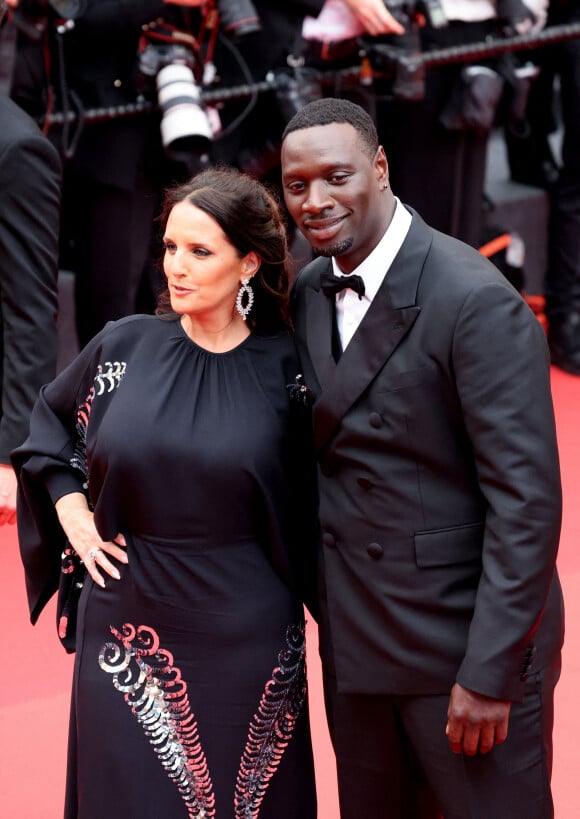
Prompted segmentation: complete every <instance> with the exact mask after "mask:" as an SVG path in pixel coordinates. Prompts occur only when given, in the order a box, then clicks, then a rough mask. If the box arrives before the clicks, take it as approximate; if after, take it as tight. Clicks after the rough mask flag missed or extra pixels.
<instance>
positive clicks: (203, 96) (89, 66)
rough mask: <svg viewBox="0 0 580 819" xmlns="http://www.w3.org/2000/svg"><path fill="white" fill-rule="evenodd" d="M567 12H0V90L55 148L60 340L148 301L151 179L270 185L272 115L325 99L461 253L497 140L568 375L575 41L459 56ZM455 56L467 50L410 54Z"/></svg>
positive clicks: (60, 3)
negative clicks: (535, 251) (359, 125)
mask: <svg viewBox="0 0 580 819" xmlns="http://www.w3.org/2000/svg"><path fill="white" fill-rule="evenodd" d="M579 5H580V4H578V3H577V2H574V1H573V0H550V2H548V0H417V1H416V2H413V0H408V1H407V0H392V2H383V0H294V1H293V2H291V1H289V2H284V3H279V2H275V0H172V2H162V0H7V6H8V13H7V15H6V17H5V19H4V22H3V25H2V31H1V38H0V84H1V87H2V91H3V93H4V94H5V95H6V96H9V97H11V99H12V101H13V102H14V103H16V105H17V106H18V107H19V108H20V109H22V110H23V111H24V112H26V113H27V114H28V115H29V116H30V117H31V118H32V119H33V120H34V121H35V122H36V123H37V124H38V126H39V128H40V129H41V130H42V132H43V134H44V136H45V137H46V139H47V140H48V141H50V142H51V143H52V145H53V146H54V147H55V149H56V150H57V152H58V154H59V156H60V161H61V167H62V197H61V203H60V228H59V247H58V266H59V268H60V269H61V270H62V269H64V270H69V271H72V272H73V273H74V294H75V296H74V298H75V317H76V333H77V336H78V343H79V346H80V347H82V346H84V345H85V344H86V342H87V341H88V340H89V339H90V338H92V336H93V335H94V334H95V333H96V332H97V331H98V330H99V329H100V328H101V327H102V326H103V325H104V324H105V323H106V322H107V321H109V320H112V319H117V318H119V317H121V316H124V315H127V314H130V313H134V312H148V311H152V310H153V309H154V306H155V303H156V297H157V293H158V290H159V289H160V275H161V274H160V271H159V267H158V264H157V260H158V257H159V254H160V237H159V235H158V228H157V221H156V216H157V214H158V212H159V207H160V196H161V193H162V191H163V190H164V189H165V188H166V187H167V186H168V185H172V184H174V183H180V182H183V181H184V180H185V179H187V178H188V177H189V176H191V175H192V174H193V173H195V172H196V171H197V170H199V169H200V168H202V167H204V166H207V165H212V164H218V163H227V164H229V165H234V166H236V167H238V168H240V169H242V170H244V171H247V172H248V173H250V174H251V175H253V176H256V177H258V178H260V179H262V180H264V181H268V182H269V183H271V184H272V185H273V186H274V187H276V186H278V185H279V141H280V136H281V133H282V130H283V127H284V125H285V123H286V122H287V121H288V120H289V118H290V117H291V116H292V114H293V113H294V112H295V111H296V110H298V109H299V108H300V107H301V106H302V105H303V104H304V103H305V102H307V101H308V100H310V99H313V98H316V97H319V96H344V97H348V98H351V99H352V100H354V101H355V102H358V103H359V104H361V105H363V107H365V108H366V109H367V110H368V111H369V113H371V114H372V116H373V118H374V119H375V121H376V123H377V125H378V128H379V133H380V136H381V140H382V142H383V144H384V146H385V149H386V153H387V157H388V159H389V169H390V179H391V184H392V187H393V190H394V191H395V193H396V194H397V195H398V196H399V197H400V198H401V199H402V200H403V201H404V202H406V203H407V204H408V205H411V206H412V207H414V208H415V209H416V210H418V211H419V213H420V214H421V215H422V216H423V217H424V218H425V220H426V221H427V222H429V223H430V224H431V225H432V226H433V227H435V228H437V229H440V230H442V231H444V232H446V233H449V234H451V235H452V236H455V237H457V238H459V239H462V240H463V241H465V242H467V243H469V244H471V245H473V246H474V247H478V248H479V247H481V246H482V245H483V244H484V243H485V240H486V238H489V237H486V233H485V224H484V221H485V220H484V215H485V214H484V198H485V191H484V186H485V173H486V159H487V152H488V141H489V138H490V134H491V133H492V132H494V130H496V129H498V128H499V129H503V133H504V134H505V141H506V148H507V155H508V158H509V166H510V173H511V175H512V178H513V179H514V180H515V181H518V182H520V183H523V184H527V185H533V186H536V187H538V186H539V187H543V188H545V189H546V190H547V191H548V194H549V197H550V212H551V215H550V225H549V259H548V266H547V269H546V271H545V294H544V295H545V298H546V315H547V318H548V321H549V325H548V333H549V342H550V348H551V352H552V357H553V361H554V363H555V364H557V365H558V366H560V367H562V368H563V369H565V370H567V371H569V372H571V373H574V374H580V175H579V167H578V166H579V163H580V152H578V150H577V145H578V144H579V141H578V129H579V123H578V119H579V117H580V100H579V90H580V56H579V55H580V37H568V38H564V39H562V40H561V41H558V40H557V41H555V42H551V43H550V44H549V45H544V44H542V43H541V42H538V44H537V45H536V46H535V47H529V48H514V49H513V50H510V49H507V50H505V51H500V52H499V53H494V52H493V49H490V50H489V53H486V52H485V51H484V52H482V53H481V54H477V53H476V50H472V52H470V50H469V49H470V47H473V48H474V49H477V47H478V46H480V45H482V44H485V43H487V42H489V40H490V38H491V39H492V40H493V41H494V42H496V41H497V40H498V39H500V40H501V39H502V38H503V39H505V38H508V39H509V38H514V37H515V38H517V37H526V36H527V37H531V38H533V37H535V36H536V37H537V38H538V39H539V38H541V33H542V31H544V30H545V29H546V27H550V26H562V25H569V24H574V23H578V22H580V10H579V8H578V7H579ZM454 48H455V49H457V48H458V49H460V50H461V48H464V49H465V50H466V55H467V56H466V57H463V58H462V59H460V60H455V61H451V60H449V59H448V60H446V59H445V57H443V59H442V60H440V61H439V62H437V61H434V62H433V63H430V62H429V59H428V58H429V55H430V54H433V53H443V55H445V54H446V53H450V50H451V49H454ZM470 55H471V56H470ZM422 58H426V59H422ZM556 132H558V133H560V134H563V142H562V147H561V151H557V152H555V151H554V150H553V147H552V145H553V139H552V137H553V135H554V134H555V133H556ZM288 229H289V231H290V232H292V230H293V228H292V227H291V225H290V224H289V228H288ZM293 248H294V250H295V257H296V267H297V268H298V267H299V266H300V264H301V263H302V262H303V261H305V259H304V258H303V257H302V255H301V254H302V253H306V254H307V253H308V252H309V251H305V250H304V249H303V245H302V244H301V242H300V236H293ZM518 284H519V283H516V286H517V285H518Z"/></svg>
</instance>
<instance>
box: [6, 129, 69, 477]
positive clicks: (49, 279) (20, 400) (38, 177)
mask: <svg viewBox="0 0 580 819" xmlns="http://www.w3.org/2000/svg"><path fill="white" fill-rule="evenodd" d="M0 178H1V185H0V214H1V217H0V248H1V257H0V291H1V292H0V299H1V309H2V335H3V345H2V417H1V420H0V463H3V464H9V463H10V457H9V455H10V452H11V450H12V449H14V447H16V446H18V445H19V444H21V443H22V441H23V440H24V439H25V438H26V435H27V433H28V422H29V417H30V412H31V409H32V406H33V404H34V402H35V400H36V398H37V396H38V392H39V389H40V387H41V386H42V385H43V384H45V383H46V382H48V381H50V380H51V379H52V378H54V375H55V373H56V355H57V329H56V317H57V311H58V284H57V276H58V235H59V221H60V182H61V165H60V159H59V157H58V154H57V152H56V150H55V149H54V147H53V146H52V145H51V143H50V142H49V141H48V139H47V138H46V137H44V136H43V135H42V134H41V133H40V131H39V132H38V134H36V133H34V131H33V130H32V128H31V129H30V130H28V129H25V130H24V133H23V136H22V138H16V139H13V140H11V141H10V142H9V144H8V145H7V146H6V147H4V149H3V150H1V152H0Z"/></svg>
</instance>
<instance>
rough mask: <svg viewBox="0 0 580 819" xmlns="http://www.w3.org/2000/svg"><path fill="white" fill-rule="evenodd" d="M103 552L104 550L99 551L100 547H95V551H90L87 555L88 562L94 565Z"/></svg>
mask: <svg viewBox="0 0 580 819" xmlns="http://www.w3.org/2000/svg"><path fill="white" fill-rule="evenodd" d="M101 551H102V549H99V548H98V546H97V547H95V548H94V549H89V551H88V553H87V560H88V561H90V562H91V563H94V562H95V560H96V559H97V555H98V554H99V552H101Z"/></svg>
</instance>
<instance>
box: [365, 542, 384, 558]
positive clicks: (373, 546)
mask: <svg viewBox="0 0 580 819" xmlns="http://www.w3.org/2000/svg"><path fill="white" fill-rule="evenodd" d="M384 551H385V550H384V549H383V547H382V546H381V544H380V543H369V545H368V546H367V552H368V554H369V557H372V559H373V560H380V558H381V557H382V556H383V554H384Z"/></svg>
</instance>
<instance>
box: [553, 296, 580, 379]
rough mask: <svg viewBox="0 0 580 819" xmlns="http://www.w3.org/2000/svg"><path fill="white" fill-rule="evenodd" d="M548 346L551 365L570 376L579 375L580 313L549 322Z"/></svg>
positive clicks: (573, 313)
mask: <svg viewBox="0 0 580 819" xmlns="http://www.w3.org/2000/svg"><path fill="white" fill-rule="evenodd" d="M548 344H549V347H550V357H551V360H552V364H555V365H556V367H559V368H560V369H561V370H564V371H565V372H567V373H571V374H572V375H580V312H577V311H572V312H570V313H567V314H566V315H564V316H562V317H561V318H559V319H558V320H557V321H554V320H552V321H550V324H549V328H548Z"/></svg>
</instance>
